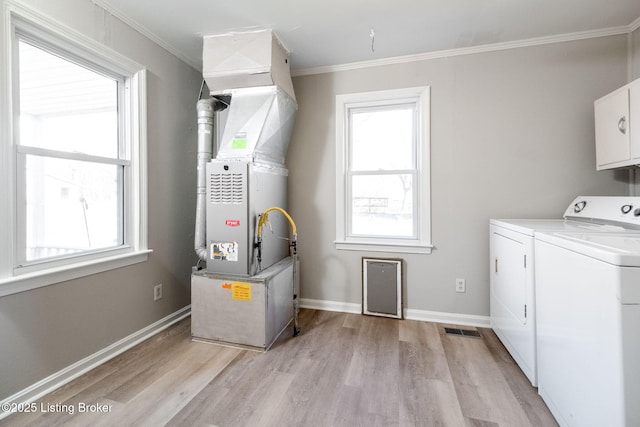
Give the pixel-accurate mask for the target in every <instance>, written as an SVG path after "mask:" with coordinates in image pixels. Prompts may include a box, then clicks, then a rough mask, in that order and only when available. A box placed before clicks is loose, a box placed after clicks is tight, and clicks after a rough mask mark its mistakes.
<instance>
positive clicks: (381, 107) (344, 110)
mask: <svg viewBox="0 0 640 427" xmlns="http://www.w3.org/2000/svg"><path fill="white" fill-rule="evenodd" d="M336 172H337V176H336V207H337V214H336V224H337V227H336V247H337V248H338V249H350V250H372V251H385V252H408V253H429V252H430V249H431V243H430V217H429V215H430V195H429V190H430V185H429V88H428V87H421V88H409V89H401V90H394V91H381V92H367V93H358V94H348V95H338V96H337V98H336Z"/></svg>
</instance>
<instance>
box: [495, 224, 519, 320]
mask: <svg viewBox="0 0 640 427" xmlns="http://www.w3.org/2000/svg"><path fill="white" fill-rule="evenodd" d="M491 244H492V249H493V266H492V268H493V272H492V273H493V279H494V280H493V281H494V283H493V286H492V288H493V289H492V292H493V297H494V301H495V302H496V303H497V304H499V305H500V306H501V309H502V315H503V316H508V317H510V319H503V320H504V321H505V322H506V323H510V322H512V321H514V320H516V321H517V322H519V323H520V324H522V325H524V324H526V323H527V313H526V310H527V308H526V305H527V275H526V248H525V245H524V244H523V242H521V241H518V240H514V239H512V238H510V237H507V236H505V235H503V234H501V233H499V232H494V233H493V235H492V242H491Z"/></svg>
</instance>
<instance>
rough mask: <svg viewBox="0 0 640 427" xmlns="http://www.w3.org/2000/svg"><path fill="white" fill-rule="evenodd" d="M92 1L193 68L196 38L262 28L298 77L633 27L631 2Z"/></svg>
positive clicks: (635, 17) (197, 61) (198, 46)
mask: <svg viewBox="0 0 640 427" xmlns="http://www.w3.org/2000/svg"><path fill="white" fill-rule="evenodd" d="M92 1H93V2H94V3H96V4H98V5H100V6H102V7H104V8H105V9H107V10H108V11H109V12H111V13H112V14H114V15H116V16H118V17H119V18H121V19H123V20H124V21H125V22H127V23H128V24H130V25H132V26H133V27H134V28H137V29H138V30H139V31H141V32H142V33H143V34H145V35H147V36H149V37H150V38H152V39H153V40H155V41H156V42H158V43H159V44H161V45H162V46H164V47H165V48H167V49H168V50H170V51H171V52H173V53H174V54H176V55H177V56H179V57H180V58H182V59H183V60H185V61H186V62H187V63H189V64H191V65H192V66H194V67H195V68H197V69H200V68H201V67H202V58H201V56H202V36H203V35H211V34H223V33H228V32H237V31H249V30H257V29H266V28H270V29H273V30H274V32H275V33H276V34H277V35H278V37H279V38H280V40H281V41H282V42H283V44H284V45H285V47H286V48H287V49H288V50H289V51H290V52H291V59H290V64H291V68H292V69H293V70H304V69H312V68H318V67H328V66H335V65H342V64H348V63H352V62H360V61H368V60H380V59H383V58H389V57H397V56H405V55H418V54H424V53H429V52H436V51H442V50H449V49H456V48H467V47H474V46H481V45H487V44H494V43H506V42H514V41H521V40H528V39H536V38H541V37H552V36H559V35H567V34H573V33H582V32H596V31H598V32H602V30H606V33H616V32H619V33H624V32H628V31H630V30H631V29H635V28H637V27H638V26H639V25H640V24H639V23H640V0H394V1H389V0H386V1H385V0H182V1H176V0H135V1H132V0H92ZM371 29H373V30H374V32H375V38H374V40H373V42H374V43H373V50H372V39H371V37H370V33H371Z"/></svg>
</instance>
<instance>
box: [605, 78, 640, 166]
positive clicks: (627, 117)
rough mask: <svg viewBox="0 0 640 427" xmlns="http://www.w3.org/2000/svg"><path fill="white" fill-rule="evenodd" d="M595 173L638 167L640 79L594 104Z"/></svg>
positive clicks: (639, 149) (639, 157) (639, 148)
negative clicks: (596, 171)
mask: <svg viewBox="0 0 640 427" xmlns="http://www.w3.org/2000/svg"><path fill="white" fill-rule="evenodd" d="M594 111H595V126H596V169H598V170H603V169H613V168H618V167H624V166H632V165H637V164H640V79H638V80H635V81H633V82H631V83H629V84H628V85H626V86H623V87H621V88H620V89H617V90H615V91H613V92H611V93H610V94H608V95H605V96H603V97H602V98H600V99H598V100H596V101H595V102H594Z"/></svg>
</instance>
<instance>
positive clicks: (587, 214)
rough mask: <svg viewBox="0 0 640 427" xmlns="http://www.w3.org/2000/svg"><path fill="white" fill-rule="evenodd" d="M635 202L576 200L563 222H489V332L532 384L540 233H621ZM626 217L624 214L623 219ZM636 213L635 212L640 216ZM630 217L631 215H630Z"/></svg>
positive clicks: (639, 201) (625, 199)
mask: <svg viewBox="0 0 640 427" xmlns="http://www.w3.org/2000/svg"><path fill="white" fill-rule="evenodd" d="M637 208H640V197H595V196H591V197H587V196H580V197H577V198H576V199H575V200H574V201H573V202H572V203H571V204H570V205H569V206H568V207H567V209H566V211H565V213H564V215H563V218H562V219H492V220H490V225H489V230H490V267H489V268H490V316H491V327H492V328H493V330H494V331H495V333H496V335H497V336H498V338H499V339H500V341H501V342H502V343H503V344H504V346H505V348H506V349H507V350H508V351H509V353H510V354H511V356H512V357H513V359H514V360H515V361H516V363H517V364H518V366H519V367H520V369H521V370H522V371H523V373H524V374H525V375H526V376H527V378H528V379H529V381H531V384H532V385H534V386H537V385H538V380H537V377H538V366H537V357H536V345H537V344H536V298H535V294H536V277H535V265H536V256H535V239H536V236H537V234H538V233H541V232H563V231H581V232H587V231H588V232H592V233H622V232H625V231H628V228H629V227H630V226H634V223H633V222H632V223H629V222H628V219H629V218H630V217H633V218H635V220H636V223H637V224H640V217H636V216H634V215H633V212H634V211H635V209H637ZM625 212H626V213H625ZM639 213H640V211H639ZM629 214H631V215H629Z"/></svg>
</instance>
